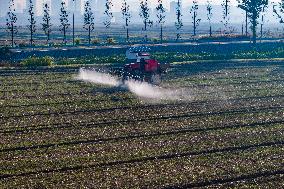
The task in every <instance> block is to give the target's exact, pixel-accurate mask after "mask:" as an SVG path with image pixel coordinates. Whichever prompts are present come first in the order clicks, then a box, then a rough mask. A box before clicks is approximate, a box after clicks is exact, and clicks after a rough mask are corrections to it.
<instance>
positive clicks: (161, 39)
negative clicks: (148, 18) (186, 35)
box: [160, 25, 163, 43]
mask: <svg viewBox="0 0 284 189" xmlns="http://www.w3.org/2000/svg"><path fill="white" fill-rule="evenodd" d="M160 41H161V43H163V26H162V25H161V33H160Z"/></svg>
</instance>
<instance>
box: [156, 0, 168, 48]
mask: <svg viewBox="0 0 284 189" xmlns="http://www.w3.org/2000/svg"><path fill="white" fill-rule="evenodd" d="M156 11H157V18H158V20H157V23H158V24H159V25H160V41H161V43H162V42H163V26H164V24H165V18H166V15H165V12H166V10H165V8H164V6H163V0H158V5H157V7H156Z"/></svg>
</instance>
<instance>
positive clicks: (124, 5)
mask: <svg viewBox="0 0 284 189" xmlns="http://www.w3.org/2000/svg"><path fill="white" fill-rule="evenodd" d="M121 12H122V17H123V19H124V20H125V25H124V28H126V41H127V42H129V22H130V18H131V15H130V9H129V5H128V4H127V2H126V0H123V2H122V7H121Z"/></svg>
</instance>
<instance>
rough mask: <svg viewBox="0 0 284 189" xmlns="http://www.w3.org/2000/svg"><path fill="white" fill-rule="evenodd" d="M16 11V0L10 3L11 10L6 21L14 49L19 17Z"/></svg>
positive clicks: (11, 0)
mask: <svg viewBox="0 0 284 189" xmlns="http://www.w3.org/2000/svg"><path fill="white" fill-rule="evenodd" d="M15 12H16V10H15V2H14V0H10V3H9V10H8V12H7V19H6V26H7V31H8V32H9V33H10V34H11V43H12V47H14V37H15V35H16V34H17V32H18V30H17V26H16V23H17V16H16V13H15Z"/></svg>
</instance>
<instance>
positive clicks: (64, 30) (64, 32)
mask: <svg viewBox="0 0 284 189" xmlns="http://www.w3.org/2000/svg"><path fill="white" fill-rule="evenodd" d="M63 34H64V44H65V45H66V29H65V26H64V28H63Z"/></svg>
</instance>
